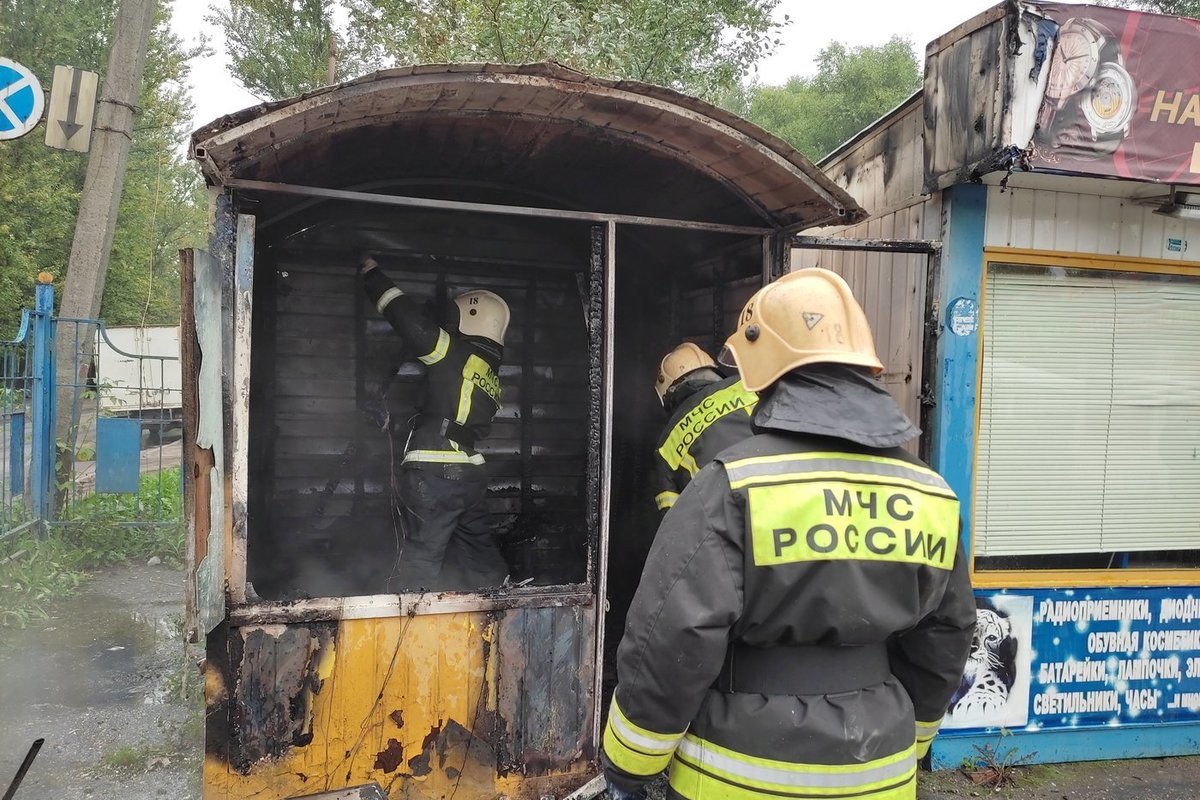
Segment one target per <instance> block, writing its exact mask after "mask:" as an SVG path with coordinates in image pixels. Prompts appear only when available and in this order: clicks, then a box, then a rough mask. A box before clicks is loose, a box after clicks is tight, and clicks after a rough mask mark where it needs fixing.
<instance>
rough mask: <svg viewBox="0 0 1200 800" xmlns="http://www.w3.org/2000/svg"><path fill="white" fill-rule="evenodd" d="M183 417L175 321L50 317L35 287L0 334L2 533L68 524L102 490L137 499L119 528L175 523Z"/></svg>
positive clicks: (48, 300)
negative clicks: (17, 321) (8, 335)
mask: <svg viewBox="0 0 1200 800" xmlns="http://www.w3.org/2000/svg"><path fill="white" fill-rule="evenodd" d="M118 334H119V335H118ZM64 359H65V360H64ZM181 415H182V388H181V376H180V374H179V358H178V329H177V328H170V327H157V328H118V329H113V330H111V331H110V330H109V329H108V328H106V326H105V325H104V323H103V322H100V321H97V320H87V319H69V318H64V317H55V316H54V287H53V286H52V285H50V284H49V283H39V284H38V285H37V288H36V291H35V303H34V308H33V310H27V311H25V312H23V314H22V321H21V328H20V330H19V331H18V333H17V336H16V337H15V338H14V339H12V340H10V341H0V539H3V538H6V537H8V536H12V535H14V534H17V533H20V532H22V531H25V530H28V529H30V528H36V529H37V530H38V531H39V532H44V531H45V530H46V529H47V528H48V526H50V525H54V524H58V523H65V522H71V521H72V520H74V519H77V518H79V517H80V516H81V515H83V514H86V512H87V505H88V503H89V502H91V503H93V505H94V504H95V502H94V501H92V500H90V498H92V497H93V496H94V495H100V494H126V495H133V496H135V498H136V500H134V501H129V502H123V504H122V505H121V507H120V508H119V509H117V510H116V513H117V514H118V515H119V516H120V519H119V520H114V521H115V522H117V523H118V524H127V525H158V524H178V522H179V519H180V502H179V499H178V498H179V495H180V494H181V493H182V490H181V486H182V484H181V481H182V475H181V474H180V475H179V476H175V474H174V469H175V468H177V467H178V466H179V463H180V458H181V449H182V444H181V442H179V441H178V437H177V436H174V434H175V433H177V432H179V433H181V425H182V420H181Z"/></svg>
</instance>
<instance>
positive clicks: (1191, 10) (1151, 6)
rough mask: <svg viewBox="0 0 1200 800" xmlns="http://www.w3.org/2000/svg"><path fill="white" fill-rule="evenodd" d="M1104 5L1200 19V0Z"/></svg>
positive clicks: (1126, 0) (1130, 1)
mask: <svg viewBox="0 0 1200 800" xmlns="http://www.w3.org/2000/svg"><path fill="white" fill-rule="evenodd" d="M1104 5H1113V6H1121V7H1122V8H1137V9H1141V10H1142V11H1156V12H1158V13H1159V14H1171V15H1173V16H1176V17H1196V18H1197V19H1200V0H1112V1H1111V2H1107V3H1104Z"/></svg>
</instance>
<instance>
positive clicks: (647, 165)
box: [192, 63, 865, 229]
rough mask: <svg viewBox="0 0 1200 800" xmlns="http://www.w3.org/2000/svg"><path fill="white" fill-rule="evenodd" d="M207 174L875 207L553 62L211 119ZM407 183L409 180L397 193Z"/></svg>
mask: <svg viewBox="0 0 1200 800" xmlns="http://www.w3.org/2000/svg"><path fill="white" fill-rule="evenodd" d="M192 146H193V155H194V156H195V157H196V158H197V160H198V161H199V162H200V164H201V169H202V170H203V172H204V174H205V177H206V179H207V180H208V181H209V183H211V184H215V185H221V184H223V183H225V182H226V181H228V180H232V179H249V180H258V181H273V182H280V183H291V184H303V185H308V186H320V187H324V188H337V189H345V188H355V187H361V186H375V187H378V186H385V185H387V184H388V183H389V182H392V183H394V184H396V185H403V186H408V187H413V186H418V185H422V184H424V185H426V187H427V188H426V190H425V192H424V193H422V192H421V191H417V192H416V193H417V194H422V196H434V195H436V196H438V197H441V198H446V199H476V198H477V197H479V196H480V190H479V188H478V187H479V186H480V185H483V186H487V187H491V189H490V190H488V191H487V192H485V194H486V195H487V200H488V201H490V202H503V200H504V198H505V197H506V192H507V193H509V194H508V195H507V196H510V197H512V198H520V199H521V201H522V202H523V203H524V204H526V205H534V203H530V202H529V198H530V197H537V198H541V202H538V203H536V205H544V206H547V207H556V208H569V209H574V210H584V211H599V212H605V213H613V214H642V215H649V216H658V217H670V218H676V219H688V220H698V221H704V222H716V223H725V224H743V225H761V226H765V227H772V228H782V227H789V226H790V227H794V228H797V229H798V228H804V227H809V226H813V225H819V224H823V223H829V222H830V221H833V220H838V221H841V222H843V223H849V222H853V221H856V220H858V219H861V218H863V217H865V212H864V211H863V210H862V209H861V208H860V207H859V206H858V204H857V203H855V201H854V200H853V199H852V198H851V197H850V196H849V195H848V194H846V192H845V191H844V190H842V189H841V188H839V187H838V186H837V185H836V184H835V183H834V182H833V181H831V180H830V179H829V178H827V177H826V176H825V175H824V174H823V173H822V172H821V171H820V170H819V169H817V168H816V167H815V166H814V165H813V164H812V163H810V162H809V161H808V160H807V159H805V158H804V157H803V156H802V155H801V154H800V153H799V152H797V151H796V150H795V149H794V148H793V147H791V146H790V145H789V144H787V143H786V142H784V141H783V140H781V139H779V138H778V137H776V136H773V135H772V134H769V133H767V132H766V131H764V130H762V129H761V128H759V127H757V126H756V125H753V124H752V123H749V122H747V121H745V120H743V119H741V118H739V117H737V116H735V115H733V114H730V113H729V112H727V111H723V110H722V109H719V108H717V107H715V106H712V105H710V104H708V103H706V102H704V101H701V100H698V99H696V98H693V97H689V96H687V95H684V94H680V93H679V92H676V91H673V90H670V89H665V88H662V87H658V86H651V85H649V84H645V83H639V82H636V81H610V80H601V79H598V78H591V77H588V76H586V75H583V74H582V73H579V72H576V71H574V70H570V69H567V68H565V67H562V66H561V65H558V64H553V63H545V64H528V65H523V66H511V65H495V64H450V65H426V66H414V67H405V68H401V69H392V70H384V71H381V72H376V73H373V74H371V75H367V76H364V77H362V78H359V79H357V80H353V81H349V82H347V83H343V84H340V85H337V86H330V87H326V88H323V89H320V90H318V91H315V92H312V93H310V94H307V95H304V96H302V97H299V98H295V99H291V100H284V101H280V102H275V103H267V104H263V105H260V106H256V107H253V108H249V109H246V110H244V111H240V112H238V113H235V114H232V115H229V116H226V117H222V118H221V119H219V120H217V121H215V122H213V123H211V124H209V125H207V126H205V127H203V128H201V129H200V130H198V131H197V132H196V133H195V134H194V135H193V137H192ZM401 191H402V192H403V191H405V190H401Z"/></svg>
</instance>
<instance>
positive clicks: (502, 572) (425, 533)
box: [396, 467, 508, 591]
mask: <svg viewBox="0 0 1200 800" xmlns="http://www.w3.org/2000/svg"><path fill="white" fill-rule="evenodd" d="M397 488H398V489H399V493H400V499H401V501H402V503H403V506H404V517H405V523H406V524H405V528H406V530H407V534H408V536H407V539H406V541H405V542H404V543H403V547H402V549H401V552H400V564H399V567H398V570H397V580H396V583H397V584H398V586H397V588H399V589H400V590H401V591H404V590H408V591H413V590H418V589H423V590H427V591H470V590H473V589H483V588H487V587H491V586H499V585H500V584H501V583H502V582H503V581H504V578H505V576H506V575H507V574H508V566H507V565H506V564H505V562H504V557H503V556H502V555H501V554H500V548H499V547H498V546H497V544H496V536H495V534H494V533H493V531H492V526H491V520H490V518H489V515H488V512H487V507H486V504H485V500H486V499H487V475H486V474H485V473H484V470H483V468H482V467H479V468H476V469H470V470H469V471H468V474H466V475H465V476H463V477H462V478H457V479H451V478H445V477H442V476H441V475H438V474H435V473H434V472H432V471H430V470H424V469H420V468H415V469H414V468H407V469H402V470H400V475H399V476H398V487H397Z"/></svg>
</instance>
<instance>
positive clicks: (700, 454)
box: [654, 375, 758, 511]
mask: <svg viewBox="0 0 1200 800" xmlns="http://www.w3.org/2000/svg"><path fill="white" fill-rule="evenodd" d="M756 403H758V395H756V394H755V393H754V392H751V391H748V390H747V389H746V387H745V386H743V385H742V381H741V378H739V377H737V376H736V375H735V376H733V377H732V378H726V379H724V380H721V381H714V382H712V383H711V384H709V385H707V386H705V387H704V388H702V389H699V390H697V391H695V392H694V393H692V394H691V395H689V396H688V397H686V398H685V399H684V400H683V401H682V402H681V403H680V404H679V406H678V407H677V408H676V409H675V410H674V412H673V413H672V414H671V418H670V420H669V421H668V422H667V424H666V426H665V427H664V428H663V432H662V434H660V435H659V438H658V444H657V445H656V446H655V448H654V451H655V452H654V475H655V490H656V491H655V496H654V503H655V505H656V506H657V507H658V510H659V511H666V510H667V509H669V508H670V507H671V506H673V505H675V501H676V500H677V499H678V498H679V493H680V492H682V491H683V489H684V487H685V486H687V485H688V483H689V482H690V481H691V480H692V476H694V475H695V474H696V473H697V472H699V471H700V470H701V468H703V467H704V466H706V465H707V464H708V463H709V462H711V461H712V460H713V459H714V458H716V456H717V453H720V452H721V451H722V450H724V449H725V448H727V447H729V446H731V445H734V444H737V443H738V442H740V441H742V440H743V439H745V438H746V437H747V436H750V434H751V433H752V429H751V426H750V421H751V415H752V414H753V413H754V406H755V404H756Z"/></svg>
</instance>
